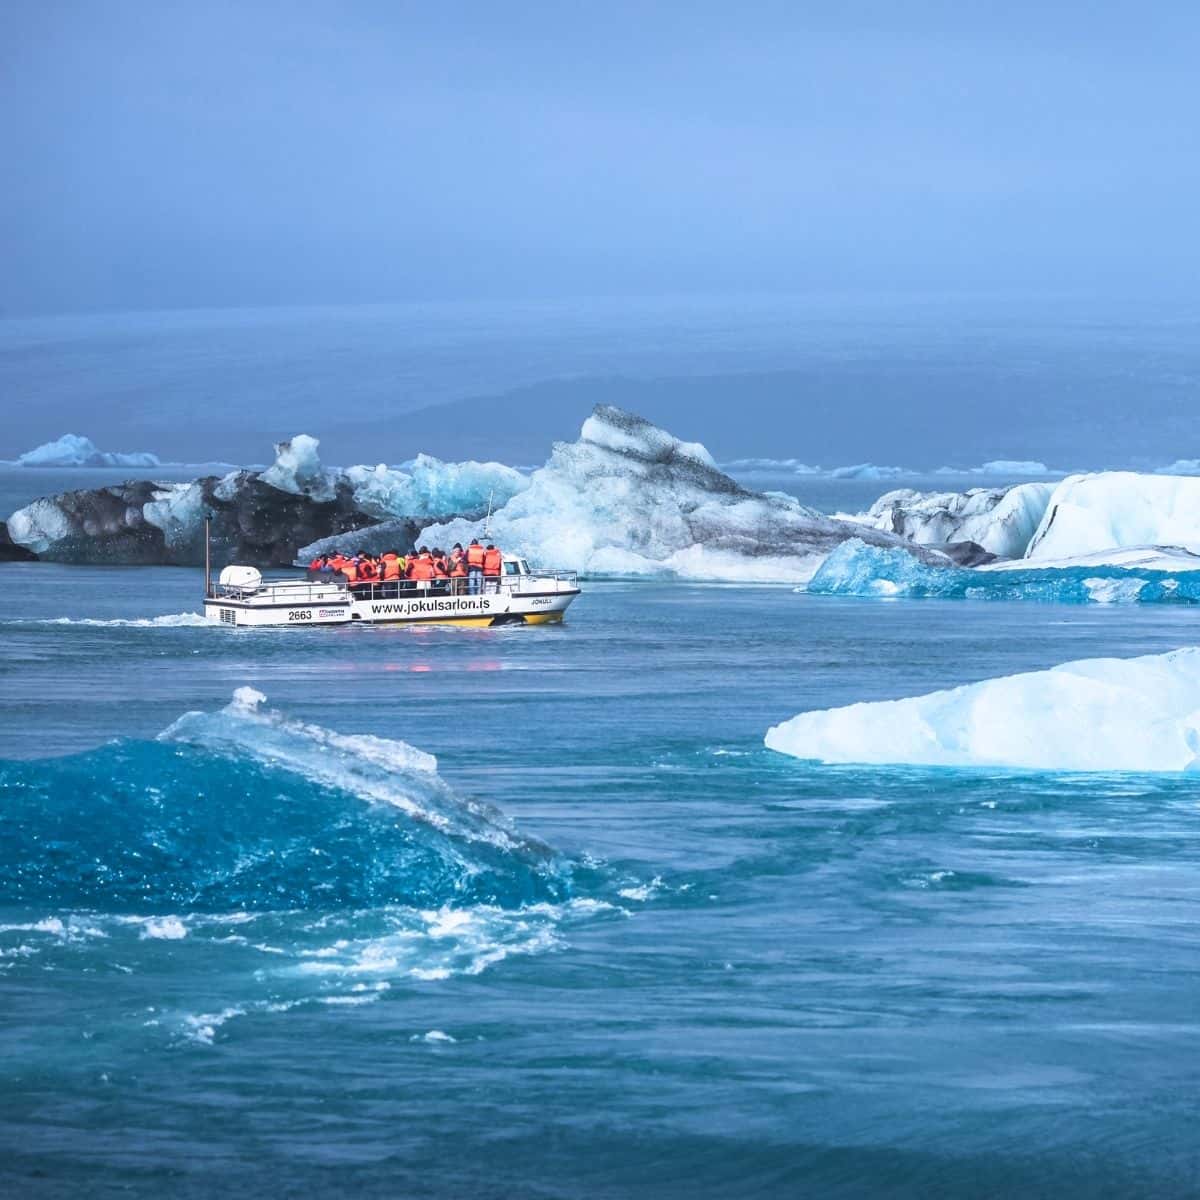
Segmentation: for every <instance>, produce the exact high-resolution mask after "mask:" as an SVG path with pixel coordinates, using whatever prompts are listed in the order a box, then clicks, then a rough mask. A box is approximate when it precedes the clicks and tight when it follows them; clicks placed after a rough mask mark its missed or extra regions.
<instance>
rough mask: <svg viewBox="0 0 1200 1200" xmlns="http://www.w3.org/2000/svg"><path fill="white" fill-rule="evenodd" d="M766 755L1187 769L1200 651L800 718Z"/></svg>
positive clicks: (1077, 666)
mask: <svg viewBox="0 0 1200 1200" xmlns="http://www.w3.org/2000/svg"><path fill="white" fill-rule="evenodd" d="M765 741H766V745H767V746H768V748H769V749H771V750H778V751H779V752H780V753H783V754H789V755H792V756H794V757H795V758H803V759H814V760H817V761H820V762H825V763H864V764H881V763H891V764H912V765H920V766H938V767H1015V768H1028V769H1032V770H1047V771H1191V770H1196V769H1197V768H1198V767H1200V647H1196V646H1189V647H1186V648H1184V649H1180V650H1172V651H1170V652H1169V653H1167V654H1151V655H1146V656H1145V657H1142V658H1127V659H1121V658H1092V659H1083V660H1080V661H1078V662H1069V663H1064V664H1062V665H1061V666H1058V667H1053V668H1051V669H1050V670H1048V671H1031V672H1028V673H1025V674H1020V675H1006V676H1003V677H1001V678H999V679H987V680H984V681H983V682H981V683H972V684H967V685H966V686H964V687H957V688H952V689H951V690H949V691H942V692H932V693H930V694H929V695H926V696H916V697H913V698H911V699H906V700H884V701H876V702H873V703H868V704H851V705H848V706H847V707H844V708H832V709H821V710H818V711H815V712H804V713H800V714H799V716H796V717H793V718H792V719H791V720H790V721H785V722H783V723H782V724H780V725H775V726H773V727H772V728H771V729H770V730H768V732H767V735H766V739H765Z"/></svg>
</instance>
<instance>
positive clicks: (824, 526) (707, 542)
mask: <svg viewBox="0 0 1200 1200" xmlns="http://www.w3.org/2000/svg"><path fill="white" fill-rule="evenodd" d="M484 533H485V530H484V526H483V523H482V522H478V521H464V520H459V521H453V522H450V523H446V524H438V525H433V526H430V527H428V528H426V529H424V530H423V531H422V533H421V536H420V539H419V540H420V541H421V542H424V543H426V544H428V545H430V546H450V545H453V543H455V542H462V543H463V544H464V545H465V544H466V543H467V542H468V541H469V540H470V538H471V537H473V536H475V535H477V534H478V535H483V534H484ZM486 534H487V537H488V538H489V539H490V540H492V541H494V542H496V544H497V545H500V546H502V547H503V548H504V549H505V550H509V551H515V552H517V553H519V554H522V555H524V556H525V557H527V558H529V559H531V560H533V561H534V562H536V563H539V564H540V565H543V566H547V567H562V568H568V569H574V570H578V571H581V572H584V573H585V574H588V575H648V574H654V575H674V576H679V577H683V578H690V579H734V580H737V581H739V582H755V581H759V582H781V581H788V582H804V581H806V580H807V579H808V578H810V577H811V575H812V573H813V571H815V570H816V568H817V566H818V565H819V564H820V562H821V559H822V558H823V557H824V556H825V554H827V553H828V552H829V551H830V550H831V549H833V547H834V546H836V545H838V544H840V543H841V542H843V541H845V540H846V538H848V537H854V536H859V537H862V538H863V539H865V540H866V541H869V542H871V543H872V544H875V545H889V546H901V547H904V546H906V545H907V543H904V542H902V541H901V540H900V539H899V538H896V537H893V536H890V535H888V534H885V533H883V532H881V531H879V530H875V529H869V528H866V527H864V526H861V525H855V524H851V523H848V522H845V521H838V520H834V519H832V518H830V517H826V516H824V515H822V514H821V513H818V512H817V511H815V510H814V509H811V508H805V507H804V505H802V504H800V502H799V501H797V500H795V499H794V498H793V497H791V496H786V495H783V494H782V493H777V492H773V493H765V494H764V493H759V492H752V491H749V490H747V489H746V488H744V487H742V486H741V485H740V484H738V483H736V482H735V481H734V480H732V479H730V478H729V476H728V475H723V474H722V473H721V472H720V471H719V470H717V468H716V467H715V466H714V465H713V463H712V458H711V456H710V455H709V454H708V452H707V451H706V450H705V449H704V447H703V446H698V445H696V444H695V443H691V442H681V441H679V439H677V438H675V437H672V435H671V434H669V433H667V432H666V431H665V430H662V429H659V428H657V427H656V426H654V425H651V424H650V423H649V422H648V421H644V420H642V418H641V417H637V416H634V415H632V414H630V413H626V412H623V411H622V410H620V409H618V408H612V407H610V406H608V405H598V406H597V407H596V409H595V411H594V412H593V413H592V415H591V416H590V417H588V419H587V420H586V421H585V422H584V424H583V429H582V431H581V433H580V437H579V440H578V441H577V442H572V443H569V444H568V443H564V442H559V443H557V444H556V445H555V447H554V452H553V453H552V454H551V456H550V459H549V461H548V462H547V463H546V465H545V466H544V467H542V468H541V469H540V470H537V471H535V472H534V473H533V475H532V476H531V477H530V479H529V482H528V486H527V487H526V488H525V489H524V490H523V491H521V492H519V493H518V494H517V495H515V496H514V497H513V498H512V499H511V500H510V501H509V502H508V503H507V504H506V505H504V507H503V508H501V509H499V511H498V512H496V513H495V514H494V515H493V517H492V519H491V522H490V525H489V526H488V528H487V530H486ZM908 548H909V549H910V550H912V552H913V553H915V554H917V555H918V556H920V555H921V551H920V550H918V549H916V548H913V547H911V546H909V547H908Z"/></svg>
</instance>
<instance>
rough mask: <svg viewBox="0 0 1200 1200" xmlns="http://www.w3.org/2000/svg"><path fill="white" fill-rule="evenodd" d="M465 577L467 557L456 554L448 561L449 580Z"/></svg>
mask: <svg viewBox="0 0 1200 1200" xmlns="http://www.w3.org/2000/svg"><path fill="white" fill-rule="evenodd" d="M466 577H467V556H466V555H465V554H456V555H455V556H454V557H453V558H452V559H451V560H450V578H451V579H466Z"/></svg>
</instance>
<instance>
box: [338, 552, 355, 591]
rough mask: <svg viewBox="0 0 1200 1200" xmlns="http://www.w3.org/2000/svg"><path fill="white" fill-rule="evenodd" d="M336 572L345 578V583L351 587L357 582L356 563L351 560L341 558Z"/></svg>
mask: <svg viewBox="0 0 1200 1200" xmlns="http://www.w3.org/2000/svg"><path fill="white" fill-rule="evenodd" d="M338 570H339V571H341V573H342V574H343V575H344V576H345V577H346V582H347V583H349V584H351V585H353V584H356V583H357V582H358V563H356V562H355V561H354V559H352V558H343V559H342V565H341V566H340V567H338Z"/></svg>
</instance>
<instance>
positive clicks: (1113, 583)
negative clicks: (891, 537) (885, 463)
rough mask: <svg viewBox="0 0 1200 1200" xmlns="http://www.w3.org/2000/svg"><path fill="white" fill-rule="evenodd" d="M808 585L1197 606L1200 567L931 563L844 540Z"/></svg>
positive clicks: (887, 593) (902, 593) (879, 592)
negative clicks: (988, 567)
mask: <svg viewBox="0 0 1200 1200" xmlns="http://www.w3.org/2000/svg"><path fill="white" fill-rule="evenodd" d="M807 590H808V591H809V592H813V593H816V594H818V595H826V596H867V597H879V598H887V599H893V598H899V597H906V598H913V599H921V598H929V597H935V598H939V599H946V600H1042V601H1052V602H1057V603H1059V604H1130V603H1140V604H1153V603H1173V604H1195V603H1198V602H1200V571H1178V572H1176V571H1158V570H1151V569H1144V568H1140V567H1139V568H1137V569H1130V568H1128V567H1118V566H1112V565H1104V564H1090V565H1087V566H1072V567H1036V566H1033V565H1030V566H1029V567H1028V568H1020V567H1017V568H1012V569H1007V570H1003V571H996V570H979V569H976V568H971V567H953V566H946V567H933V566H927V565H926V564H924V563H922V562H920V561H918V560H917V559H916V558H914V557H913V556H912V555H911V554H909V553H907V552H906V551H905V550H901V549H895V548H889V547H883V546H868V545H867V544H866V543H865V542H863V541H860V540H859V539H858V538H854V539H851V540H850V541H847V542H844V543H843V544H842V545H840V546H839V547H837V549H835V550H834V551H833V552H832V553H831V554H830V555H829V557H828V558H827V559H826V560H825V561H824V563H822V564H821V566H820V568H819V569H818V570H817V572H816V574H815V575H814V576H813V578H812V580H811V581H810V582H809V584H808V588H807Z"/></svg>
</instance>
